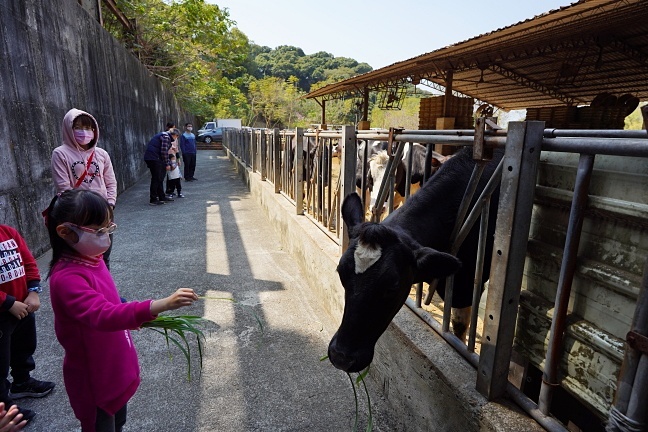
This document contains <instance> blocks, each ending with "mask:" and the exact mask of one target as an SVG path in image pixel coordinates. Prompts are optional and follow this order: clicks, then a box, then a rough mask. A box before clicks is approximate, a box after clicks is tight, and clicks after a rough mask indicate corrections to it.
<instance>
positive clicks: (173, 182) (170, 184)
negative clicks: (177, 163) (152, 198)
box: [166, 178, 182, 195]
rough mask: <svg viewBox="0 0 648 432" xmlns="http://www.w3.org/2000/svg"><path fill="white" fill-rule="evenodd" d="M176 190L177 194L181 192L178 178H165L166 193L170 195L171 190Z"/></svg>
mask: <svg viewBox="0 0 648 432" xmlns="http://www.w3.org/2000/svg"><path fill="white" fill-rule="evenodd" d="M176 190H177V191H178V195H180V193H181V192H182V185H181V184H180V178H177V179H167V184H166V193H167V195H171V194H172V193H173V192H175V191H176Z"/></svg>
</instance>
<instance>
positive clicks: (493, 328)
mask: <svg viewBox="0 0 648 432" xmlns="http://www.w3.org/2000/svg"><path fill="white" fill-rule="evenodd" d="M543 131H544V122H511V123H509V128H508V134H507V139H506V151H505V153H504V169H503V172H502V181H501V186H500V201H499V209H498V212H497V226H496V228H495V242H494V244H493V257H492V265H491V272H490V281H489V285H488V297H487V299H486V316H485V317H484V332H483V335H482V348H481V353H480V355H479V368H478V373H477V390H478V391H479V392H480V393H481V394H483V395H484V396H486V397H487V398H488V399H489V400H493V399H496V398H498V397H500V396H503V395H504V393H505V391H506V387H507V384H508V372H509V363H510V360H511V351H512V347H513V337H514V331H515V323H516V320H517V312H518V304H519V300H520V286H521V283H522V272H523V270H524V261H525V258H526V248H527V242H528V238H529V228H530V225H531V213H532V209H533V195H534V192H535V186H536V176H537V172H538V162H539V160H540V151H541V146H542V135H543Z"/></svg>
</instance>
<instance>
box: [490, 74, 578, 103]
mask: <svg viewBox="0 0 648 432" xmlns="http://www.w3.org/2000/svg"><path fill="white" fill-rule="evenodd" d="M488 69H489V70H491V71H493V72H495V73H498V74H500V75H502V76H503V77H505V78H508V79H510V80H513V81H515V82H517V83H518V84H520V85H521V86H525V87H529V88H532V89H533V90H535V91H537V92H540V93H542V94H544V95H546V96H549V97H552V98H554V99H558V100H560V101H562V102H564V103H566V104H567V105H573V104H574V102H575V101H576V99H575V98H573V97H571V96H568V95H565V94H563V93H561V92H559V91H557V90H556V89H552V88H550V87H547V86H545V85H543V84H540V83H539V82H537V81H534V80H532V79H530V78H528V77H526V76H524V75H522V74H520V73H517V72H514V71H511V70H509V69H507V68H505V67H502V66H500V65H489V66H488Z"/></svg>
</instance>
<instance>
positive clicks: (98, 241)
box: [65, 224, 112, 257]
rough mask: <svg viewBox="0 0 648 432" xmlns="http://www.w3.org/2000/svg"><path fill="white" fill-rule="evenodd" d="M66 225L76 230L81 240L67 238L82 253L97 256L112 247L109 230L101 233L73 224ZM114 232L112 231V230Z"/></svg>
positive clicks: (68, 242) (71, 245)
mask: <svg viewBox="0 0 648 432" xmlns="http://www.w3.org/2000/svg"><path fill="white" fill-rule="evenodd" d="M65 226H66V227H68V228H70V229H71V230H72V231H74V232H75V233H76V235H77V237H78V238H79V241H77V242H76V243H72V242H70V241H68V240H65V241H66V242H67V244H68V245H70V247H71V248H73V249H74V250H76V251H77V252H79V253H80V254H81V255H85V256H89V257H95V256H99V255H102V254H103V253H104V252H106V251H107V250H108V248H109V247H110V236H109V235H108V232H106V231H102V232H101V233H97V232H94V233H92V232H87V231H84V230H83V229H81V228H80V227H77V226H75V225H72V224H65ZM111 232H112V231H111Z"/></svg>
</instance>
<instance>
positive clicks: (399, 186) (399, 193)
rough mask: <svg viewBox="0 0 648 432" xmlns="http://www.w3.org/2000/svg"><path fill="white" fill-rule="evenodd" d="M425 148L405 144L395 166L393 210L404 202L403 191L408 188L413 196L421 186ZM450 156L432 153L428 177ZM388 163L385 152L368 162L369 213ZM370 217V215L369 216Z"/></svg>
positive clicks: (423, 173)
mask: <svg viewBox="0 0 648 432" xmlns="http://www.w3.org/2000/svg"><path fill="white" fill-rule="evenodd" d="M410 152H412V168H411V170H412V175H411V180H410V184H409V185H407V184H406V183H407V165H406V164H407V161H408V159H409V153H410ZM426 152H427V148H426V147H425V146H424V145H421V144H418V143H413V144H410V143H406V144H405V149H404V151H403V158H402V160H401V161H399V162H398V165H397V166H396V172H395V173H394V208H398V207H400V205H401V204H402V203H403V202H404V200H405V191H406V189H407V187H408V186H409V189H410V195H413V194H414V193H415V192H416V191H418V189H419V188H420V187H421V186H422V185H423V179H424V175H425V154H426ZM449 158H450V156H443V155H442V154H440V153H437V152H435V151H433V152H432V158H431V159H430V175H433V174H434V173H435V172H436V171H437V170H438V169H439V167H440V166H441V165H442V164H443V163H444V162H445V161H446V160H447V159H449ZM388 161H389V155H388V154H387V152H386V151H384V150H383V151H380V152H378V153H376V154H375V155H374V156H373V157H372V158H371V160H370V161H369V181H368V183H369V185H370V186H372V187H371V188H370V190H371V194H370V201H369V211H371V209H372V208H373V207H374V205H375V203H376V201H377V200H378V194H379V192H380V184H381V183H382V181H383V177H384V176H385V173H386V171H387V162H388ZM386 210H387V201H385V203H384V204H383V212H382V216H381V217H382V219H384V217H385V216H387V211H386ZM369 216H370V215H369Z"/></svg>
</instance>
